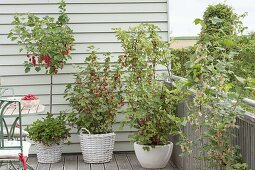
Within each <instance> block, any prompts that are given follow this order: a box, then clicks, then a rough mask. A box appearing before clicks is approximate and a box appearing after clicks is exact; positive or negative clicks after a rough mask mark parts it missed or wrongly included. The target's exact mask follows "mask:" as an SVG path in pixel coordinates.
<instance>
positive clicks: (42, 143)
mask: <svg viewBox="0 0 255 170" xmlns="http://www.w3.org/2000/svg"><path fill="white" fill-rule="evenodd" d="M26 130H27V132H28V134H29V138H30V139H32V140H33V141H34V142H35V148H36V152H37V159H38V162H40V163H55V162H59V161H60V160H61V154H62V148H63V143H64V140H65V139H67V138H68V137H70V128H67V127H66V123H65V116H64V115H63V114H60V115H59V116H57V117H56V118H54V117H53V115H52V114H50V113H47V117H46V118H43V119H42V120H37V121H35V122H33V123H32V125H30V126H28V127H27V129H26Z"/></svg>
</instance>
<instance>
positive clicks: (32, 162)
mask: <svg viewBox="0 0 255 170" xmlns="http://www.w3.org/2000/svg"><path fill="white" fill-rule="evenodd" d="M27 163H28V164H29V165H30V166H31V167H32V168H34V169H36V168H37V166H38V162H37V158H36V156H30V157H28V159H27Z"/></svg>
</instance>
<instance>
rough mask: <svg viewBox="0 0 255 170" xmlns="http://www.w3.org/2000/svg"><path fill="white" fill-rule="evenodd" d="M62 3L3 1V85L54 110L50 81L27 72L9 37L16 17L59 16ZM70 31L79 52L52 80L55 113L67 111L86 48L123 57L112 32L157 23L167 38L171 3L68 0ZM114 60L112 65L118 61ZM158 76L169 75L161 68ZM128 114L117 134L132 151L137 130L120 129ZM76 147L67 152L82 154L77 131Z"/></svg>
mask: <svg viewBox="0 0 255 170" xmlns="http://www.w3.org/2000/svg"><path fill="white" fill-rule="evenodd" d="M57 2H58V1H57V0H1V1H0V76H1V84H2V86H8V87H13V88H14V90H15V93H16V95H18V96H22V95H25V94H28V93H33V94H36V95H38V96H39V97H40V99H41V102H42V103H43V104H45V105H46V106H47V111H48V110H49V107H48V106H49V90H50V85H49V83H50V77H49V76H48V75H45V74H44V71H41V72H39V73H37V72H35V71H32V72H30V73H28V74H26V73H25V72H24V67H23V62H24V60H25V59H26V56H25V54H24V53H19V51H18V49H19V47H18V45H17V44H15V43H14V42H11V41H10V40H8V39H7V34H8V32H9V31H10V29H11V28H12V27H13V26H12V25H11V22H12V19H13V16H14V14H15V13H28V12H29V13H35V14H37V15H38V16H42V17H43V16H45V15H51V16H55V17H56V16H57V12H58V3H57ZM66 2H67V13H68V15H69V17H70V19H71V20H70V27H71V28H72V29H73V30H74V37H75V39H76V42H75V49H76V51H75V52H74V54H73V55H72V60H70V61H69V62H68V64H67V65H66V66H65V67H64V69H63V70H61V71H60V72H59V74H58V75H56V76H54V78H53V83H54V86H53V94H54V95H53V104H54V106H53V113H54V114H58V113H59V112H60V111H63V110H68V109H69V106H68V103H67V102H66V101H65V99H64V98H63V92H64V89H65V85H66V84H67V83H72V82H73V76H72V74H73V73H74V72H75V69H74V68H73V66H72V65H73V64H82V63H83V61H84V59H85V57H86V56H87V55H88V53H87V51H86V47H87V46H88V45H90V44H94V45H95V46H96V47H98V48H100V50H99V52H100V53H103V52H108V51H110V52H112V53H113V55H115V56H117V55H119V54H120V53H121V46H120V43H119V42H118V41H117V39H116V38H115V34H114V32H113V30H112V28H113V27H121V28H124V29H127V28H128V27H130V26H135V25H137V24H139V23H153V24H155V25H158V26H159V27H160V28H161V30H162V31H161V32H160V35H161V36H162V37H163V38H164V40H167V39H168V28H169V27H168V12H167V11H168V8H167V0H66ZM116 58H117V57H115V58H114V59H113V60H115V61H116ZM158 71H159V72H160V71H161V72H163V71H165V70H164V68H160V67H159V68H158ZM42 116H44V115H35V116H33V117H24V125H29V124H31V122H33V121H34V120H36V119H40V118H41V117H42ZM122 119H123V114H119V115H118V117H117V120H116V124H115V125H114V130H115V131H116V133H117V137H116V146H115V150H116V151H128V150H132V149H133V147H132V144H130V142H129V140H128V135H130V134H131V133H132V131H134V129H130V128H128V127H125V128H124V129H121V130H120V129H119V125H120V122H121V120H122ZM71 142H72V144H71V145H69V146H67V145H66V146H65V149H64V150H65V152H80V147H79V139H78V136H77V135H76V131H75V130H74V131H72V138H71Z"/></svg>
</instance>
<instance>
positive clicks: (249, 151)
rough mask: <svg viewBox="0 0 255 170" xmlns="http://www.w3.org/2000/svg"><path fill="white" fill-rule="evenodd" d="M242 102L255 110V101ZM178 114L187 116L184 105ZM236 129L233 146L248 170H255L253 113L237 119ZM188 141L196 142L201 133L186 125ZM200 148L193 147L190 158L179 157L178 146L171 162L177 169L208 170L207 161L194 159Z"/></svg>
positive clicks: (176, 140)
mask: <svg viewBox="0 0 255 170" xmlns="http://www.w3.org/2000/svg"><path fill="white" fill-rule="evenodd" d="M173 79H174V80H176V79H180V77H176V76H174V78H173ZM243 102H244V103H246V104H248V105H250V106H252V107H254V108H255V101H254V100H251V99H248V98H244V99H243ZM177 111H178V114H179V116H181V117H183V116H185V115H186V114H187V112H188V108H187V106H186V104H184V103H180V104H179V105H178V109H177ZM237 125H238V126H239V128H238V129H235V130H234V134H235V137H233V144H235V145H238V146H239V147H240V152H241V154H242V157H243V161H244V162H246V163H247V164H248V165H249V168H250V169H254V170H255V113H250V112H245V114H244V115H243V116H242V117H238V118H237ZM183 131H184V133H186V135H187V137H188V139H190V140H196V139H198V136H200V134H201V133H203V131H194V129H192V127H191V126H190V125H187V126H186V127H184V129H183ZM173 142H174V143H175V144H176V143H177V142H178V137H174V138H173ZM199 147H201V146H194V147H193V148H192V150H193V153H192V156H182V157H181V156H179V155H180V154H181V149H180V147H179V146H175V147H174V151H173V156H172V159H173V162H174V163H175V164H176V166H177V167H178V168H179V169H182V170H197V169H208V170H209V169H210V168H208V167H209V166H210V165H209V163H208V161H204V160H203V158H202V159H201V160H198V159H196V158H195V157H201V155H203V154H204V153H202V152H201V151H200V150H199Z"/></svg>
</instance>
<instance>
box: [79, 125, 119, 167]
mask: <svg viewBox="0 0 255 170" xmlns="http://www.w3.org/2000/svg"><path fill="white" fill-rule="evenodd" d="M84 130H85V131H87V132H88V133H89V134H84V133H81V134H80V141H81V150H82V155H83V160H84V162H86V163H105V162H110V161H111V159H112V153H113V148H114V142H115V133H107V134H90V132H89V131H88V130H86V129H84Z"/></svg>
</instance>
